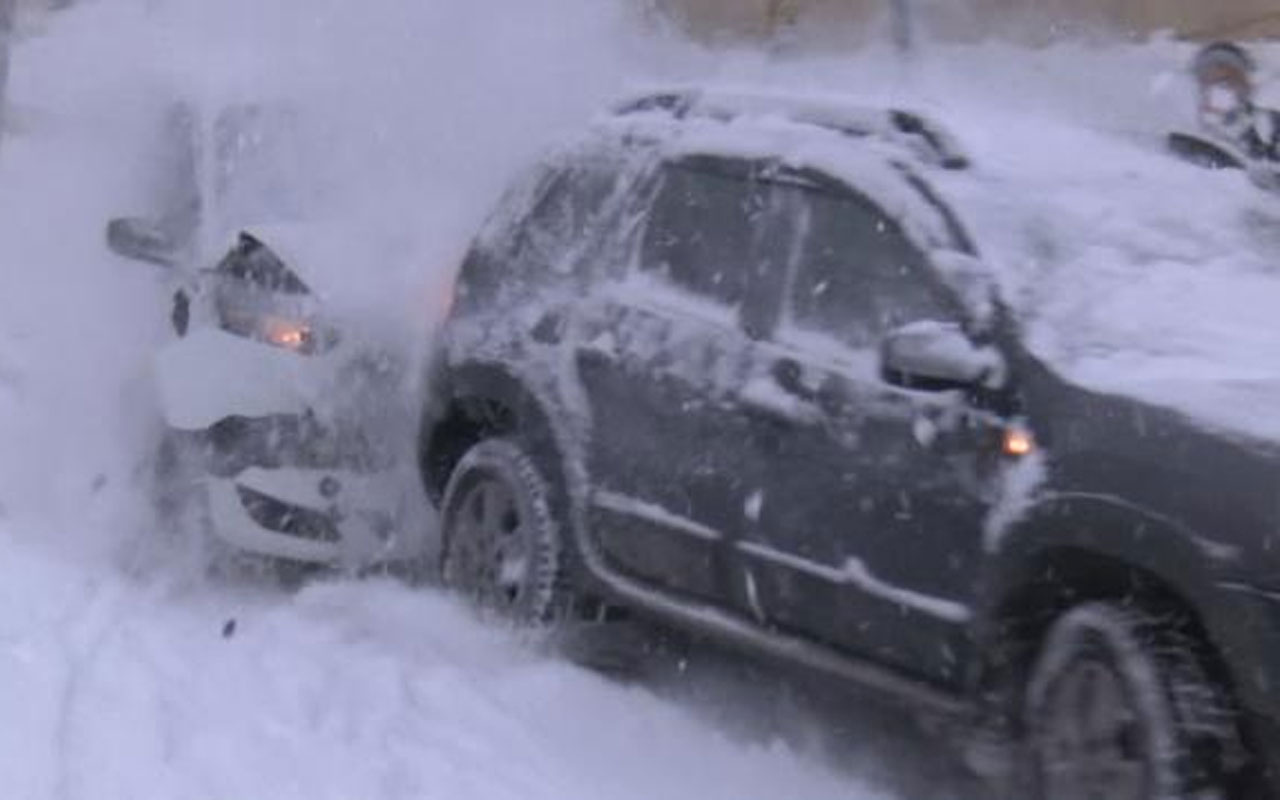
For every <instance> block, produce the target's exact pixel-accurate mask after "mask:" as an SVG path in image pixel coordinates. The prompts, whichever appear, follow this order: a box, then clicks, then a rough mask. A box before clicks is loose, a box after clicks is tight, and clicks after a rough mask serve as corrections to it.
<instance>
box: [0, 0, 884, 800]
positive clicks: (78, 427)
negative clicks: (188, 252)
mask: <svg viewBox="0 0 1280 800" xmlns="http://www.w3.org/2000/svg"><path fill="white" fill-rule="evenodd" d="M547 18H550V19H555V20H557V21H558V22H560V23H562V24H557V25H547V24H544V23H545V20H546V19H547ZM35 27H36V28H37V29H35V30H29V33H28V34H27V37H26V38H25V39H24V40H23V42H22V43H21V46H20V47H19V49H18V50H17V52H16V53H15V58H14V70H13V74H12V81H11V84H10V89H11V91H12V95H11V99H12V101H13V106H12V109H13V125H12V129H11V130H12V135H10V134H9V132H8V131H7V132H6V135H5V137H4V139H3V140H2V141H0V442H3V443H4V444H3V448H2V449H0V717H2V718H3V719H4V720H5V724H4V725H0V774H2V775H4V787H5V796H7V797H16V798H24V800H28V799H29V800H45V799H46V798H47V799H48V800H55V799H56V800H81V799H83V800H91V799H93V800H96V799H99V798H101V799H102V800H108V799H110V798H121V800H123V799H124V798H128V799H129V800H146V799H147V798H157V800H159V799H160V798H165V799H166V800H167V799H168V798H192V799H193V800H197V799H200V800H202V799H204V798H225V797H236V798H249V799H252V798H273V799H275V798H292V797H297V798H302V797H306V798H334V799H335V800H350V798H369V799H370V800H373V799H375V798H415V799H416V798H431V797H440V798H450V800H453V799H454V798H457V799H458V800H464V799H465V798H478V799H479V800H492V799H494V798H504V797H517V796H519V797H525V798H540V797H545V798H555V799H556V800H570V799H571V798H577V797H581V798H592V800H596V799H597V798H611V799H612V798H632V797H634V798H642V797H643V798H649V797H671V798H714V797H734V798H747V799H749V798H754V797H759V798H766V797H768V798H777V797H783V798H786V797H794V798H805V799H806V800H808V799H809V798H849V797H857V798H875V797H881V796H884V795H883V794H881V793H880V792H878V791H876V790H874V789H872V788H870V787H869V786H868V785H867V782H865V781H861V780H859V779H858V778H857V777H855V776H853V775H850V774H848V773H847V772H846V771H837V770H834V769H832V768H829V767H827V766H824V763H823V762H822V760H821V759H820V758H817V757H815V756H812V755H810V754H807V753H805V752H802V749H801V748H800V747H799V746H796V745H793V744H790V743H787V742H783V741H772V740H769V739H766V740H762V741H750V740H749V738H748V739H744V738H743V737H742V736H740V735H738V734H737V733H736V732H732V731H730V730H729V727H731V726H726V725H723V724H719V723H717V722H716V721H715V720H709V719H707V718H706V714H704V713H700V712H698V711H696V710H694V709H691V708H688V707H687V706H686V704H682V703H678V702H673V701H671V700H668V699H663V698H662V697H659V696H655V694H654V693H653V692H652V691H650V690H648V689H646V688H643V687H629V686H625V685H621V684H617V683H613V682H610V681H607V680H605V679H603V678H601V677H599V676H596V675H594V674H592V673H589V672H585V671H582V670H580V669H577V668H575V667H572V666H570V665H568V664H566V663H564V662H563V661H562V660H559V659H557V658H553V657H551V656H549V655H546V654H544V653H543V652H542V651H541V650H540V649H539V648H538V647H537V646H536V643H530V642H526V641H523V640H522V639H521V638H520V637H517V636H515V635H513V634H512V633H511V632H509V631H506V630H503V629H500V628H496V627H494V626H492V625H490V624H488V623H485V622H484V621H482V620H478V619H476V618H475V617H473V616H472V615H471V614H470V613H468V612H467V611H466V610H465V609H463V608H461V607H460V606H459V605H458V604H456V603H454V602H453V601H452V600H450V599H448V598H446V597H443V596H441V595H440V594H439V593H437V592H434V591H431V590H426V589H409V588H404V587H401V586H398V585H395V584H391V583H381V582H357V581H335V582H333V583H330V584H326V585H321V586H316V587H313V588H309V589H306V590H304V591H302V592H301V593H300V594H297V595H290V594H286V593H281V592H276V591H273V590H271V589H268V588H264V587H257V586H253V585H239V584H230V585H228V584H222V583H210V582H207V581H205V580H203V579H202V577H201V573H200V566H199V564H198V563H195V562H194V561H193V558H192V557H191V556H190V554H189V553H188V552H187V551H188V546H187V545H186V544H185V543H184V541H183V540H182V539H181V537H180V536H178V535H177V534H176V533H175V532H173V531H167V530H157V529H156V527H155V521H154V519H153V518H152V514H151V512H150V510H149V507H148V504H147V502H146V488H147V476H148V474H149V472H150V469H151V463H150V453H152V452H153V450H154V446H155V440H156V437H157V434H158V430H157V420H158V419H159V409H158V407H157V405H158V401H157V399H156V397H155V392H154V380H153V375H152V372H153V367H152V362H153V358H154V356H155V354H156V352H157V351H158V349H159V347H160V346H161V345H163V344H164V343H166V342H167V341H169V339H170V335H171V334H170V333H169V330H168V324H169V323H168V313H169V307H168V303H169V295H170V293H171V291H172V289H173V288H174V285H175V281H174V278H173V276H171V275H169V274H167V273H166V272H165V271H163V270H161V269H156V268H152V267H150V266H146V265H140V264H134V263H129V262H126V261H123V260H121V259H118V258H116V257H113V256H111V255H110V254H108V253H107V252H106V250H105V248H104V246H103V230H102V228H103V224H104V223H105V221H106V220H107V219H108V218H109V217H111V216H115V215H119V214H122V213H131V212H132V211H133V210H135V209H140V208H145V206H146V201H147V185H146V184H147V181H146V180H145V179H144V177H143V176H145V175H146V173H147V170H148V169H149V167H150V161H149V147H150V142H151V141H152V140H153V138H152V137H153V135H154V132H155V129H156V127H155V126H156V120H157V119H159V115H160V114H161V113H162V110H163V108H164V107H165V106H166V104H167V103H169V102H171V101H172V99H173V98H174V97H175V96H191V97H194V98H195V99H196V100H199V101H201V102H204V103H207V104H208V105H209V106H210V107H217V106H219V105H222V104H226V103H230V102H235V101H238V100H240V99H244V98H246V97H247V98H259V97H262V96H268V97H272V96H277V97H278V96H285V97H288V98H290V99H291V100H294V101H297V103H298V104H299V105H300V106H301V107H302V111H303V113H305V114H307V115H308V118H309V119H310V120H312V121H313V122H314V121H317V120H319V121H320V123H318V124H316V125H315V126H314V127H313V128H312V129H311V131H310V132H311V133H312V134H313V135H314V136H316V138H317V139H318V140H319V141H320V143H321V144H322V145H324V146H322V147H317V148H316V149H317V150H318V151H320V152H323V153H325V154H326V156H327V157H328V158H330V159H331V162H330V163H326V164H324V165H323V167H324V170H323V172H324V173H325V174H326V176H327V177H326V180H333V181H337V182H338V185H339V188H340V189H342V190H343V191H339V192H336V193H331V194H328V195H326V197H325V200H326V202H338V203H339V204H341V205H343V206H345V208H343V207H339V208H332V207H331V208H328V209H326V211H327V212H329V213H333V214H335V215H337V216H342V217H344V218H345V219H346V220H347V221H349V222H351V223H352V226H353V227H354V228H356V229H357V230H358V231H359V232H362V233H363V234H364V236H365V238H364V239H363V240H362V241H364V242H372V243H373V244H374V246H376V247H377V248H378V249H377V250H372V251H370V250H367V249H366V250H364V251H363V252H360V253H359V255H360V257H359V258H358V259H357V258H354V257H351V256H350V255H348V254H349V253H350V252H351V251H348V250H343V251H342V253H343V255H346V256H347V257H348V258H349V259H350V261H351V262H352V263H351V264H350V269H349V270H348V272H347V273H346V274H345V275H337V276H336V277H337V278H338V279H339V284H340V283H341V279H343V278H345V279H346V286H342V285H338V286H335V287H333V288H332V291H333V292H334V293H335V294H336V295H338V296H339V297H350V296H352V295H357V296H359V298H360V300H361V302H362V303H364V304H365V307H366V308H368V307H376V308H377V309H378V310H379V314H380V319H378V320H371V321H370V322H371V323H377V322H380V323H385V324H386V326H387V327H388V328H390V329H392V330H402V329H404V328H409V329H413V328H414V327H415V326H416V327H418V328H420V329H422V330H423V331H424V339H425V329H426V327H427V326H428V325H429V323H430V322H431V321H433V319H432V318H433V316H434V315H438V314H439V313H440V312H441V311H442V310H443V308H444V306H445V301H442V300H441V296H442V295H447V293H448V291H449V289H448V287H449V283H450V279H451V275H450V270H451V268H452V267H453V265H455V264H456V263H457V259H458V256H459V254H460V253H461V251H462V249H463V248H464V247H465V245H466V241H467V239H468V238H469V237H470V236H471V234H472V233H473V232H474V231H475V230H476V229H477V228H478V227H479V225H480V223H481V221H482V219H483V218H484V216H485V214H486V213H487V211H488V208H489V207H490V205H491V204H492V202H493V201H494V199H495V198H496V196H497V194H498V193H499V192H500V191H501V189H502V188H503V185H504V183H505V181H506V180H507V177H508V175H509V174H511V173H512V172H513V171H514V170H517V169H519V168H521V167H522V166H523V165H525V164H526V163H527V162H528V160H529V159H531V158H532V157H533V156H534V154H535V153H536V152H537V151H538V150H539V149H540V148H541V146H542V144H543V143H544V142H545V141H547V140H548V139H550V138H553V137H555V136H557V135H559V134H561V133H567V132H572V131H573V129H574V128H576V127H577V125H578V124H579V121H580V120H582V119H585V118H586V117H587V116H588V115H589V114H590V113H591V112H592V111H593V110H595V109H597V108H599V107H601V106H602V105H603V104H604V103H605V102H606V101H607V100H608V99H610V98H611V97H612V96H613V95H614V94H615V93H616V92H617V91H618V89H619V88H620V83H621V76H622V75H623V74H624V73H625V72H626V71H627V70H629V69H631V67H630V66H629V64H630V61H631V59H633V58H636V57H638V56H637V54H636V53H635V52H633V51H635V50H636V49H637V48H638V45H636V44H634V43H633V42H632V41H631V39H629V38H628V36H627V35H626V28H625V19H624V15H622V14H621V13H620V12H618V11H617V10H616V9H615V8H614V7H613V6H611V5H610V4H605V3H598V2H595V0H536V1H535V2H522V3H510V2H503V1H502V0H481V1H480V2H472V3H465V4H443V3H439V4H417V3H395V2H390V0H383V1H381V2H378V3H361V4H348V3H341V2H310V1H309V2H305V3H304V2H290V1H289V0H272V2H267V3H259V2H252V1H251V0H243V1H241V0H233V1H232V2H219V3H216V4H211V3H202V2H195V0H189V1H188V0H161V1H159V2H156V1H153V0H137V2H132V1H131V0H113V1H112V2H108V1H107V0H98V1H97V2H92V1H91V0H86V2H84V3H83V4H82V5H80V6H77V7H76V8H74V9H73V10H71V11H68V12H65V13H62V14H60V15H58V16H55V17H52V18H50V19H48V20H47V21H44V22H42V23H41V24H40V25H39V26H35ZM339 45H341V46H339ZM335 62H336V63H335ZM584 64H589V65H591V68H589V69H584V68H583V65H584ZM299 76H301V77H299ZM291 81H292V82H293V83H291ZM295 83H296V85H294V84H295ZM333 176H336V177H333ZM335 198H336V200H335ZM342 212H345V213H342ZM339 244H343V243H339ZM422 344H425V341H423V342H422ZM205 378H206V379H209V380H212V378H211V376H205ZM233 622H234V624H233ZM224 632H225V633H227V634H229V635H224ZM744 697H747V694H746V693H744Z"/></svg>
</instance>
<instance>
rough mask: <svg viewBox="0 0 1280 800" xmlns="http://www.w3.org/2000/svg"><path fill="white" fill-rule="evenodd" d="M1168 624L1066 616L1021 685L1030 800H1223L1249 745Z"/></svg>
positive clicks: (1106, 615)
mask: <svg viewBox="0 0 1280 800" xmlns="http://www.w3.org/2000/svg"><path fill="white" fill-rule="evenodd" d="M1197 650H1198V648H1197V647H1196V646H1195V644H1194V642H1193V640H1192V639H1191V638H1190V637H1188V636H1186V635H1184V634H1183V633H1181V632H1180V630H1179V629H1178V627H1177V625H1176V624H1174V622H1173V620H1170V619H1164V620H1160V619H1157V618H1155V617H1153V616H1151V615H1149V614H1147V613H1145V612H1142V611H1139V610H1135V609H1131V608H1121V607H1119V606H1117V605H1113V604H1109V603H1089V604H1085V605H1082V606H1079V607H1077V608H1075V609H1072V610H1070V611H1068V612H1066V613H1065V614H1063V615H1062V616H1061V617H1060V618H1059V619H1058V620H1057V622H1055V623H1054V624H1053V626H1052V627H1051V628H1050V630H1049V633H1048V635H1047V636H1046V637H1045V640H1044V644H1043V646H1042V648H1041V652H1040V655H1039V657H1038V658H1037V660H1036V662H1035V664H1034V666H1033V668H1032V670H1031V674H1030V677H1029V680H1028V682H1027V685H1026V692H1025V697H1024V701H1023V720H1022V721H1023V725H1024V731H1025V735H1026V742H1025V744H1026V753H1027V756H1028V757H1027V759H1026V760H1025V761H1024V766H1025V768H1026V770H1027V775H1026V776H1025V781H1024V782H1023V785H1024V786H1025V787H1027V791H1026V792H1025V794H1024V796H1027V797H1031V798H1035V799H1036V800H1095V798H1096V799H1097V800H1193V799H1194V800H1228V799H1229V798H1231V797H1232V793H1231V790H1230V774H1229V773H1230V770H1231V769H1232V768H1233V767H1238V766H1239V764H1238V763H1236V762H1241V761H1242V760H1243V759H1242V755H1241V754H1242V753H1243V747H1242V745H1241V740H1240V737H1239V732H1238V728H1237V724H1236V723H1237V721H1236V716H1235V714H1234V713H1233V712H1232V708H1231V704H1230V701H1229V700H1228V699H1227V697H1226V693H1225V691H1224V690H1223V688H1221V687H1219V686H1218V685H1216V684H1215V683H1214V682H1212V681H1211V680H1210V679H1209V677H1208V676H1207V675H1206V673H1205V671H1204V669H1203V667H1202V661H1201V659H1200V657H1199V656H1198V654H1197Z"/></svg>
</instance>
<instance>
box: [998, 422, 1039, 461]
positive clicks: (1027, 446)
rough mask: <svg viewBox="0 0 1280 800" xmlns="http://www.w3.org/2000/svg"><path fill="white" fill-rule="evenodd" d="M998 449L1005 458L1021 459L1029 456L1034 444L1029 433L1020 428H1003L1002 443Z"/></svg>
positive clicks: (1034, 446)
mask: <svg viewBox="0 0 1280 800" xmlns="http://www.w3.org/2000/svg"><path fill="white" fill-rule="evenodd" d="M1000 449H1001V450H1002V451H1003V452H1004V454H1005V455H1006V456H1013V457H1014V458H1021V457H1022V456H1028V455H1031V452H1032V451H1033V450H1035V449H1036V442H1035V439H1034V438H1032V436H1031V434H1030V433H1029V432H1027V431H1024V430H1022V429H1021V428H1005V431H1004V442H1003V444H1002V445H1001V448H1000Z"/></svg>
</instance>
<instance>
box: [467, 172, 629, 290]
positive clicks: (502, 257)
mask: <svg viewBox="0 0 1280 800" xmlns="http://www.w3.org/2000/svg"><path fill="white" fill-rule="evenodd" d="M622 166H623V165H622V164H621V163H620V160H613V159H609V158H605V157H603V156H586V157H582V158H579V159H568V160H567V161H566V162H564V163H561V164H559V165H556V166H550V167H548V166H542V167H540V168H539V170H538V171H537V172H536V173H534V174H532V175H530V176H528V177H527V178H526V179H525V180H524V181H522V182H520V183H518V184H517V185H516V186H515V187H514V188H513V189H511V190H509V191H508V193H507V195H506V197H504V198H503V200H502V202H501V203H500V204H499V207H498V211H497V212H496V213H495V214H494V216H493V217H491V218H490V220H489V222H488V223H486V229H485V230H484V231H483V232H482V233H481V234H480V236H479V237H478V238H477V240H476V242H475V243H474V244H473V245H472V247H471V250H470V251H469V252H468V253H467V256H466V258H465V259H464V261H463V264H462V269H461V271H460V274H459V278H458V284H457V289H456V299H457V306H456V308H457V310H459V311H469V310H474V309H477V308H479V307H481V306H483V305H485V304H487V303H490V302H493V301H494V300H496V299H498V298H500V297H511V296H521V295H523V294H524V293H525V292H526V291H528V290H530V289H532V288H535V287H536V286H537V285H538V283H539V281H541V280H544V279H546V278H547V277H548V276H553V275H564V276H568V275H571V274H572V273H573V272H574V271H575V270H577V269H578V268H579V267H580V266H581V265H582V263H583V256H584V255H585V254H586V252H587V249H588V248H589V247H590V245H591V244H592V243H593V242H594V236H593V231H594V230H595V228H596V227H597V226H598V222H599V220H600V219H601V218H602V216H603V215H604V214H606V213H608V210H609V207H610V203H609V200H610V199H611V198H612V197H613V196H614V195H615V194H616V193H617V189H618V183H619V181H620V175H621V174H622V173H623V172H624V170H623V169H622Z"/></svg>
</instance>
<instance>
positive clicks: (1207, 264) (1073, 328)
mask: <svg viewBox="0 0 1280 800" xmlns="http://www.w3.org/2000/svg"><path fill="white" fill-rule="evenodd" d="M948 121H949V122H952V123H953V124H955V125H956V127H957V130H958V131H959V132H960V134H961V135H962V137H964V139H965V142H966V145H968V146H969V147H970V148H971V149H972V151H973V153H974V156H975V159H974V161H975V168H974V170H972V171H971V172H968V173H945V174H944V173H936V174H934V175H932V176H931V179H932V180H933V181H934V182H935V184H936V185H938V186H939V187H941V188H942V190H943V192H944V194H945V196H946V199H947V200H948V202H950V203H951V205H952V206H953V208H954V209H955V211H956V212H957V214H958V215H959V216H960V217H961V219H962V220H963V222H964V224H965V225H966V226H967V227H968V228H969V230H970V232H971V233H972V234H973V238H974V239H975V240H976V242H977V246H978V249H979V251H980V252H981V255H982V257H983V260H984V261H985V262H986V263H987V264H989V265H990V266H991V267H992V269H993V270H994V271H995V272H996V275H997V278H998V280H999V282H1000V283H1001V286H1002V290H1003V293H1004V294H1005V296H1006V298H1007V300H1008V301H1009V303H1010V305H1011V307H1012V308H1013V309H1014V311H1015V313H1016V314H1017V316H1018V318H1019V320H1020V322H1021V323H1022V326H1023V328H1024V332H1025V335H1026V338H1027V343H1028V345H1029V346H1030V347H1031V349H1032V351H1033V352H1035V353H1036V354H1037V355H1038V356H1040V357H1041V358H1043V359H1044V360H1045V361H1046V362H1047V363H1049V364H1051V365H1053V366H1054V367H1055V368H1056V369H1057V370H1059V371H1060V372H1061V373H1063V374H1064V375H1065V376H1066V377H1068V378H1070V379H1071V380H1073V381H1076V382H1078V383H1081V384H1083V385H1086V386H1089V387H1090V388H1094V389H1099V390H1103V391H1108V392H1113V393H1120V394H1126V395H1129V396H1133V397H1138V398H1140V399H1143V400H1146V401H1148V402H1152V403H1156V404H1159V405H1164V406H1167V407H1172V408H1174V409H1177V410H1180V411H1183V412H1185V413H1187V414H1190V415H1191V416H1193V417H1196V418H1198V419H1201V420H1204V421H1205V422H1206V423H1208V424H1210V425H1212V426H1215V427H1225V428H1230V429H1234V430H1237V431H1241V432H1244V433H1248V434H1253V435H1261V436H1265V437H1266V438H1269V439H1275V440H1280V413H1277V411H1276V409H1280V316H1278V315H1277V312H1278V311H1280V197H1276V196H1273V195H1268V194H1266V193H1264V192H1262V191H1260V190H1259V189H1257V188H1255V187H1254V186H1253V185H1252V184H1250V183H1249V181H1248V180H1247V178H1246V177H1245V176H1244V175H1243V174H1241V173H1238V172H1210V171H1207V170H1203V169H1200V168H1197V167H1193V166H1190V165H1188V164H1185V163H1182V162H1180V161H1178V160H1176V159H1174V158H1173V157H1172V156H1170V155H1168V154H1166V153H1165V152H1164V150H1163V142H1162V141H1161V140H1160V138H1159V137H1157V136H1156V135H1155V134H1154V133H1153V134H1151V135H1150V136H1149V138H1143V137H1140V136H1137V135H1121V134H1116V133H1109V132H1102V131H1098V130H1094V129H1089V128H1087V127H1084V126H1079V127H1074V126H1071V125H1064V124H1046V123H1045V122H1044V121H1038V122H1037V121H1029V120H1024V119H1020V118H1016V117H1010V118H994V119H993V118H992V117H991V115H989V114H982V115H980V116H975V117H973V118H970V119H965V118H959V119H949V120H948Z"/></svg>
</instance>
